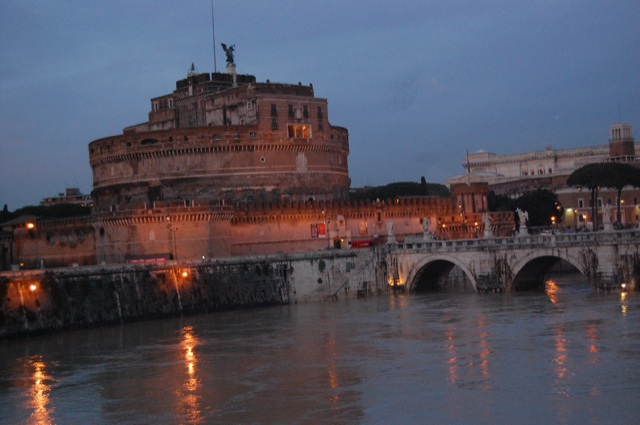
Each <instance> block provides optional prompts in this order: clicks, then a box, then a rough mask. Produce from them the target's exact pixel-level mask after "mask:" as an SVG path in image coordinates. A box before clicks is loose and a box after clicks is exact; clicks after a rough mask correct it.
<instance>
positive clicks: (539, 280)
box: [506, 249, 590, 292]
mask: <svg viewBox="0 0 640 425" xmlns="http://www.w3.org/2000/svg"><path fill="white" fill-rule="evenodd" d="M572 254H573V255H572ZM561 261H564V262H566V263H567V264H569V265H571V266H572V267H573V268H575V269H576V270H577V271H578V272H579V273H581V274H582V275H583V276H584V277H586V278H589V277H590V276H589V275H590V271H589V270H590V269H589V266H588V265H585V259H584V258H582V257H581V256H579V255H575V253H571V254H570V253H569V251H568V250H557V249H545V250H539V249H538V250H535V251H527V252H524V255H523V256H521V257H520V258H518V259H517V260H516V261H515V262H514V263H513V265H512V266H511V270H512V276H511V279H510V280H509V281H508V282H506V286H507V288H506V289H507V291H508V292H513V291H516V290H525V291H526V290H540V289H544V283H545V278H546V276H547V275H548V273H549V271H550V270H551V269H552V268H553V267H554V266H556V265H557V264H559V263H560V262H561Z"/></svg>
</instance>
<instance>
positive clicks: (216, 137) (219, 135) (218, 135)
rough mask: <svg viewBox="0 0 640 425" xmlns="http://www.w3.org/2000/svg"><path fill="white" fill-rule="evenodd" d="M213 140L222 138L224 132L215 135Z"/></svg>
mask: <svg viewBox="0 0 640 425" xmlns="http://www.w3.org/2000/svg"><path fill="white" fill-rule="evenodd" d="M213 140H222V134H220V133H216V134H214V135H213Z"/></svg>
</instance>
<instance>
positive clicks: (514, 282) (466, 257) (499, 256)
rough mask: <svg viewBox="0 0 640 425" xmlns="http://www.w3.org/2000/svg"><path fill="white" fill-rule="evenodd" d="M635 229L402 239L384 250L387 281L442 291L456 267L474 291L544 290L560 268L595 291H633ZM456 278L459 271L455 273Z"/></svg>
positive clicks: (639, 261)
mask: <svg viewBox="0 0 640 425" xmlns="http://www.w3.org/2000/svg"><path fill="white" fill-rule="evenodd" d="M639 245H640V230H638V229H633V230H625V231H601V232H591V233H573V234H556V235H536V236H533V235H526V236H515V237H508V238H504V237H491V238H483V239H464V240H444V241H433V240H427V239H426V238H422V240H420V238H407V240H406V241H405V242H404V243H393V244H389V245H388V250H387V252H386V266H387V280H388V283H389V285H391V286H392V287H399V288H403V289H407V290H409V291H410V292H420V291H429V290H441V289H445V288H446V286H447V282H450V281H451V277H450V274H451V272H452V271H453V270H454V268H455V267H457V268H458V269H459V270H461V271H462V272H461V274H462V275H463V276H462V277H463V278H464V279H465V280H466V281H467V282H469V283H470V284H471V285H472V286H473V289H474V290H476V291H478V292H509V291H522V290H539V289H544V284H545V280H546V277H547V276H548V274H549V272H550V271H552V270H553V269H554V267H557V266H558V265H559V264H561V265H562V266H563V267H564V268H566V267H569V266H570V267H572V268H574V269H575V270H577V271H578V272H580V273H582V275H584V276H585V277H586V278H587V279H588V281H589V283H590V284H591V286H592V287H593V288H596V289H604V290H608V289H614V288H621V287H622V288H626V289H628V290H633V289H635V288H636V281H638V279H639V276H640V255H639V254H640V252H639V248H638V247H639ZM458 274H460V272H458Z"/></svg>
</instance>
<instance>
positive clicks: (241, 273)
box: [0, 250, 386, 338]
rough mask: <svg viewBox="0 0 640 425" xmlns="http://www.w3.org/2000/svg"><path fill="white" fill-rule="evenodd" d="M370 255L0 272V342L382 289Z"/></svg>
mask: <svg viewBox="0 0 640 425" xmlns="http://www.w3.org/2000/svg"><path fill="white" fill-rule="evenodd" d="M377 255H378V254H376V251H374V250H361V251H360V252H358V253H354V252H348V251H347V252H337V251H336V252H318V253H306V254H297V255H288V256H285V255H271V256H252V257H243V258H231V259H226V260H216V261H205V262H167V263H164V264H149V265H122V266H119V267H115V266H111V267H95V266H94V267H75V268H66V269H56V270H49V271H46V272H45V271H43V270H31V271H21V272H4V273H2V274H1V275H0V338H6V337H16V336H25V335H30V334H34V333H41V332H52V331H61V330H68V329H74V328H82V327H89V326H98V325H105V324H118V323H125V322H130V321H136V320H145V319H151V318H158V317H168V316H176V315H182V314H184V315H187V314H197V313H204V312H213V311H219V310H225V309H232V308H247V307H255V306H265V305H274V304H289V303H296V302H305V301H319V300H323V299H331V298H335V297H343V296H354V297H355V296H359V295H365V294H367V293H371V292H375V291H383V290H386V285H385V284H384V282H385V279H384V276H383V274H380V270H378V268H377V263H376V262H375V261H374V259H375V258H377V257H376V256H377Z"/></svg>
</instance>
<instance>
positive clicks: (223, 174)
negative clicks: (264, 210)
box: [89, 65, 350, 211]
mask: <svg viewBox="0 0 640 425" xmlns="http://www.w3.org/2000/svg"><path fill="white" fill-rule="evenodd" d="M227 70H228V71H229V72H228V73H226V74H224V73H217V72H214V73H211V74H209V73H198V72H196V70H195V67H194V66H193V65H192V66H191V70H190V71H189V73H188V75H187V77H186V78H185V79H183V80H179V81H178V82H177V83H176V88H175V90H174V91H173V92H172V93H170V94H166V95H162V96H159V97H156V98H153V99H151V111H150V112H149V120H148V122H145V123H142V124H137V125H134V126H130V127H127V128H125V129H124V131H123V134H121V135H117V136H110V137H106V138H103V139H99V140H95V141H93V142H91V143H90V144H89V158H90V164H91V168H92V170H93V184H94V190H93V193H92V196H93V198H94V200H95V203H96V208H97V210H98V211H104V210H114V209H122V208H123V207H126V206H127V205H132V204H142V203H146V204H148V205H152V204H153V203H154V202H156V201H164V202H182V201H186V202H187V203H188V202H191V201H194V200H203V199H206V200H208V201H214V202H217V203H219V204H220V205H228V204H233V203H236V202H279V201H306V200H309V199H313V200H340V199H348V191H349V185H350V179H349V169H348V162H347V157H348V155H349V134H348V131H347V129H346V128H343V127H337V126H333V125H331V124H330V122H329V113H328V106H327V100H326V99H322V98H317V97H315V96H314V89H313V85H311V84H309V85H303V84H302V83H297V84H282V83H272V82H270V81H269V80H267V81H266V82H258V81H257V80H256V78H255V77H254V76H252V75H238V74H236V73H235V66H228V67H227Z"/></svg>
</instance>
